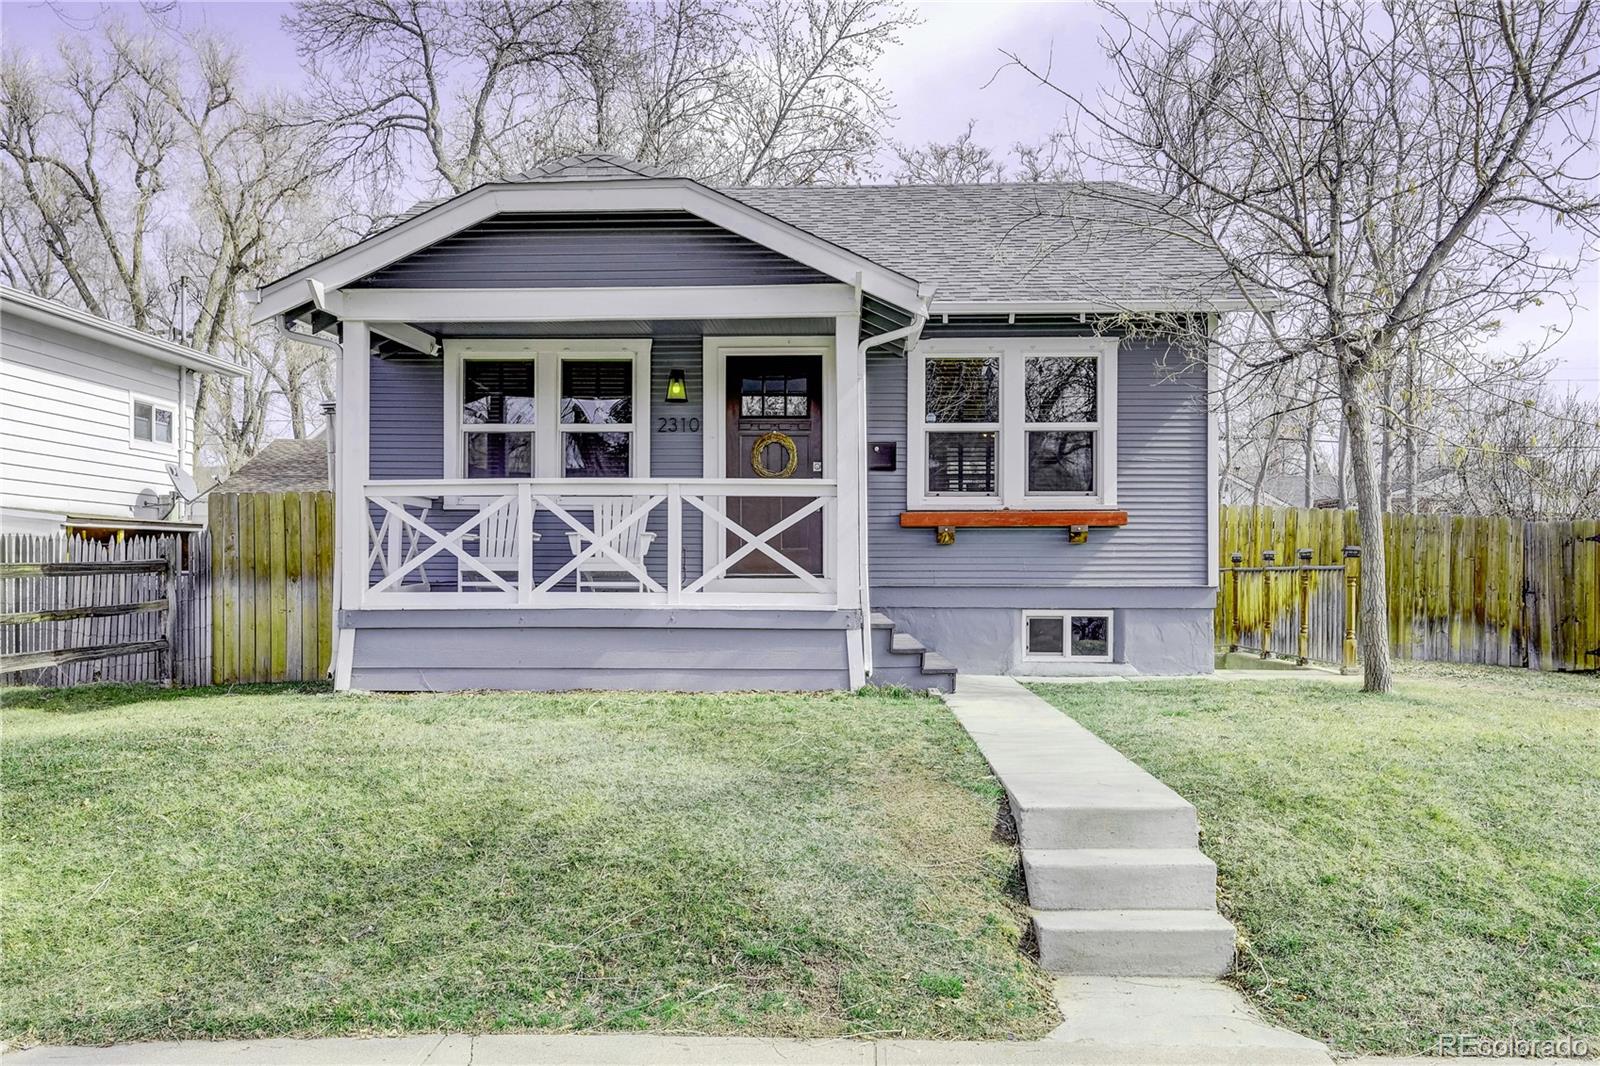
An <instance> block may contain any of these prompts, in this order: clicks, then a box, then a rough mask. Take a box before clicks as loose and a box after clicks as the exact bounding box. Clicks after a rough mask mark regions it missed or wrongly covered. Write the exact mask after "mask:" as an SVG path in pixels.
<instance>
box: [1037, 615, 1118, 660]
mask: <svg viewBox="0 0 1600 1066" xmlns="http://www.w3.org/2000/svg"><path fill="white" fill-rule="evenodd" d="M1022 639H1023V653H1024V655H1025V657H1026V658H1029V659H1045V660H1049V659H1063V660H1078V661H1080V662H1110V661H1111V612H1110V611H1072V612H1060V613H1043V612H1040V613H1033V612H1030V613H1028V614H1025V615H1023V618H1022Z"/></svg>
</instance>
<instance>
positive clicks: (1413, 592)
mask: <svg viewBox="0 0 1600 1066" xmlns="http://www.w3.org/2000/svg"><path fill="white" fill-rule="evenodd" d="M1218 541H1219V546H1220V551H1221V560H1220V562H1221V566H1222V567H1223V571H1224V573H1223V588H1222V589H1221V590H1220V592H1221V594H1220V595H1219V596H1218V598H1217V601H1218V602H1217V619H1216V624H1217V634H1218V637H1219V640H1225V641H1228V642H1230V643H1232V639H1231V637H1230V636H1229V635H1230V634H1232V633H1233V631H1234V629H1235V623H1236V621H1237V623H1238V628H1239V629H1240V630H1241V631H1243V632H1255V631H1259V630H1261V629H1262V628H1263V627H1265V626H1266V625H1268V624H1270V625H1271V626H1272V629H1273V630H1274V631H1277V630H1279V629H1280V628H1281V627H1285V626H1289V625H1291V624H1294V625H1297V624H1298V622H1297V621H1294V622H1291V619H1293V618H1294V617H1295V611H1296V610H1297V602H1298V601H1297V600H1296V599H1295V598H1294V597H1292V596H1290V595H1289V590H1287V589H1283V588H1277V589H1275V590H1274V592H1273V593H1272V594H1271V595H1270V596H1266V597H1263V596H1261V595H1256V596H1252V595H1249V594H1248V593H1247V594H1246V595H1245V596H1244V597H1243V598H1242V600H1241V604H1240V606H1239V607H1238V608H1237V614H1233V613H1231V612H1233V611H1234V610H1235V608H1234V607H1233V602H1232V595H1231V592H1230V590H1229V588H1228V584H1229V581H1230V580H1231V579H1230V576H1229V574H1228V571H1229V570H1230V569H1232V566H1233V564H1232V561H1231V559H1232V556H1233V554H1234V553H1238V554H1239V555H1240V556H1241V557H1242V561H1243V562H1244V564H1246V567H1245V568H1246V569H1260V568H1261V567H1260V566H1258V561H1260V560H1262V559H1263V554H1264V553H1266V552H1272V553H1273V556H1274V559H1275V560H1277V561H1283V562H1287V561H1288V560H1296V561H1299V560H1300V557H1299V554H1298V553H1299V552H1300V551H1301V550H1303V549H1309V550H1310V552H1311V560H1310V561H1311V562H1312V563H1313V564H1315V565H1326V566H1330V567H1331V566H1333V565H1335V564H1336V563H1339V562H1341V561H1342V559H1343V552H1344V548H1345V546H1346V545H1354V546H1359V545H1360V543H1361V538H1360V532H1359V530H1358V529H1357V528H1356V516H1355V512H1354V511H1336V510H1307V509H1300V508H1289V507H1232V506H1224V507H1223V508H1222V514H1221V530H1220V536H1219V538H1218ZM1384 561H1385V563H1386V564H1387V571H1388V592H1389V613H1388V628H1389V644H1390V647H1391V648H1392V649H1393V652H1394V654H1395V656H1396V657H1397V658H1402V659H1426V660H1432V661H1437V662H1459V663H1486V664H1489V665H1494V666H1523V667H1529V668H1531V669H1536V670H1595V669H1600V519H1589V520H1584V521H1576V522H1523V521H1520V520H1516V519H1511V518H1500V517H1472V516H1463V515H1385V516H1384ZM1252 580H1255V579H1252V578H1249V577H1245V578H1244V581H1245V586H1246V588H1248V587H1249V582H1250V581H1252Z"/></svg>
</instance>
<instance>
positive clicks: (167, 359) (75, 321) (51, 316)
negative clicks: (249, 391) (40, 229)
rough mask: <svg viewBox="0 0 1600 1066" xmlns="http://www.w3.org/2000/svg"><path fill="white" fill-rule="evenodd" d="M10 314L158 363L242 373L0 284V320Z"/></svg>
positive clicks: (178, 346) (218, 361)
mask: <svg viewBox="0 0 1600 1066" xmlns="http://www.w3.org/2000/svg"><path fill="white" fill-rule="evenodd" d="M12 316H15V317H17V318H25V319H30V320H32V321H35V322H43V323H45V324H46V325H50V326H55V327H56V328H57V329H63V330H66V331H67V332H68V333H75V334H77V335H78V336H80V337H85V338H87V339H89V340H92V341H97V342H99V343H101V344H105V345H108V346H110V347H112V348H116V349H117V350H119V351H124V352H131V353H133V354H134V355H142V356H144V357H145V358H147V359H154V360H155V361H156V362H158V363H168V364H171V365H173V366H181V367H187V368H188V369H190V370H198V371H202V372H204V373H207V374H226V375H228V376H229V377H243V376H244V368H242V367H240V366H239V365H238V364H237V363H233V362H230V361H229V360H227V359H223V358H222V357H220V356H215V355H207V354H206V353H205V352H197V351H195V350H194V349H193V348H188V347H185V346H184V345H182V344H176V343H174V342H172V341H169V340H163V339H162V338H160V337H156V336H152V335H151V334H149V333H144V332H142V331H140V330H137V329H134V328H133V327H132V326H124V325H122V324H121V323H120V322H113V321H111V320H110V319H108V318H101V317H100V316H99V315H91V314H90V313H89V312H87V311H80V310H78V309H77V308H76V307H68V306H67V305H66V304H64V303H58V302H57V301H55V300H47V299H45V298H44V297H43V296H35V295H34V294H33V293H31V292H23V291H22V290H21V289H13V288H11V287H10V286H9V285H0V322H3V321H4V320H5V319H7V318H10V317H12Z"/></svg>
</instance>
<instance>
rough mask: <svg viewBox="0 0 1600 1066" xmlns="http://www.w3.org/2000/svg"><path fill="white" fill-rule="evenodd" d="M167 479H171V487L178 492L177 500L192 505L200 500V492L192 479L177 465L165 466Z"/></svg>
mask: <svg viewBox="0 0 1600 1066" xmlns="http://www.w3.org/2000/svg"><path fill="white" fill-rule="evenodd" d="M167 477H169V478H171V479H172V487H173V488H174V489H176V490H178V498H179V499H180V500H182V501H183V502H184V503H193V502H194V501H196V500H198V499H199V498H200V496H201V492H200V489H199V486H197V485H196V484H195V483H194V478H193V477H192V476H190V474H189V471H187V470H185V469H184V468H183V467H181V466H179V465H178V464H177V463H168V464H167Z"/></svg>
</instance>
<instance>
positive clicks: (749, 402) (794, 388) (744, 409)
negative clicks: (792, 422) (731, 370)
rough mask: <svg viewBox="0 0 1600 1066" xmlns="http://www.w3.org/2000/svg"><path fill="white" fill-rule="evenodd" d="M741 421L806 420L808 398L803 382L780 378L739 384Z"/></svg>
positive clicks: (766, 377)
mask: <svg viewBox="0 0 1600 1066" xmlns="http://www.w3.org/2000/svg"><path fill="white" fill-rule="evenodd" d="M739 415H740V417H742V418H808V417H810V415H811V395H810V389H809V388H808V385H807V382H806V379H805V378H803V377H799V378H791V377H787V376H785V375H783V374H765V375H763V376H761V377H747V378H743V379H741V380H740V383H739Z"/></svg>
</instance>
